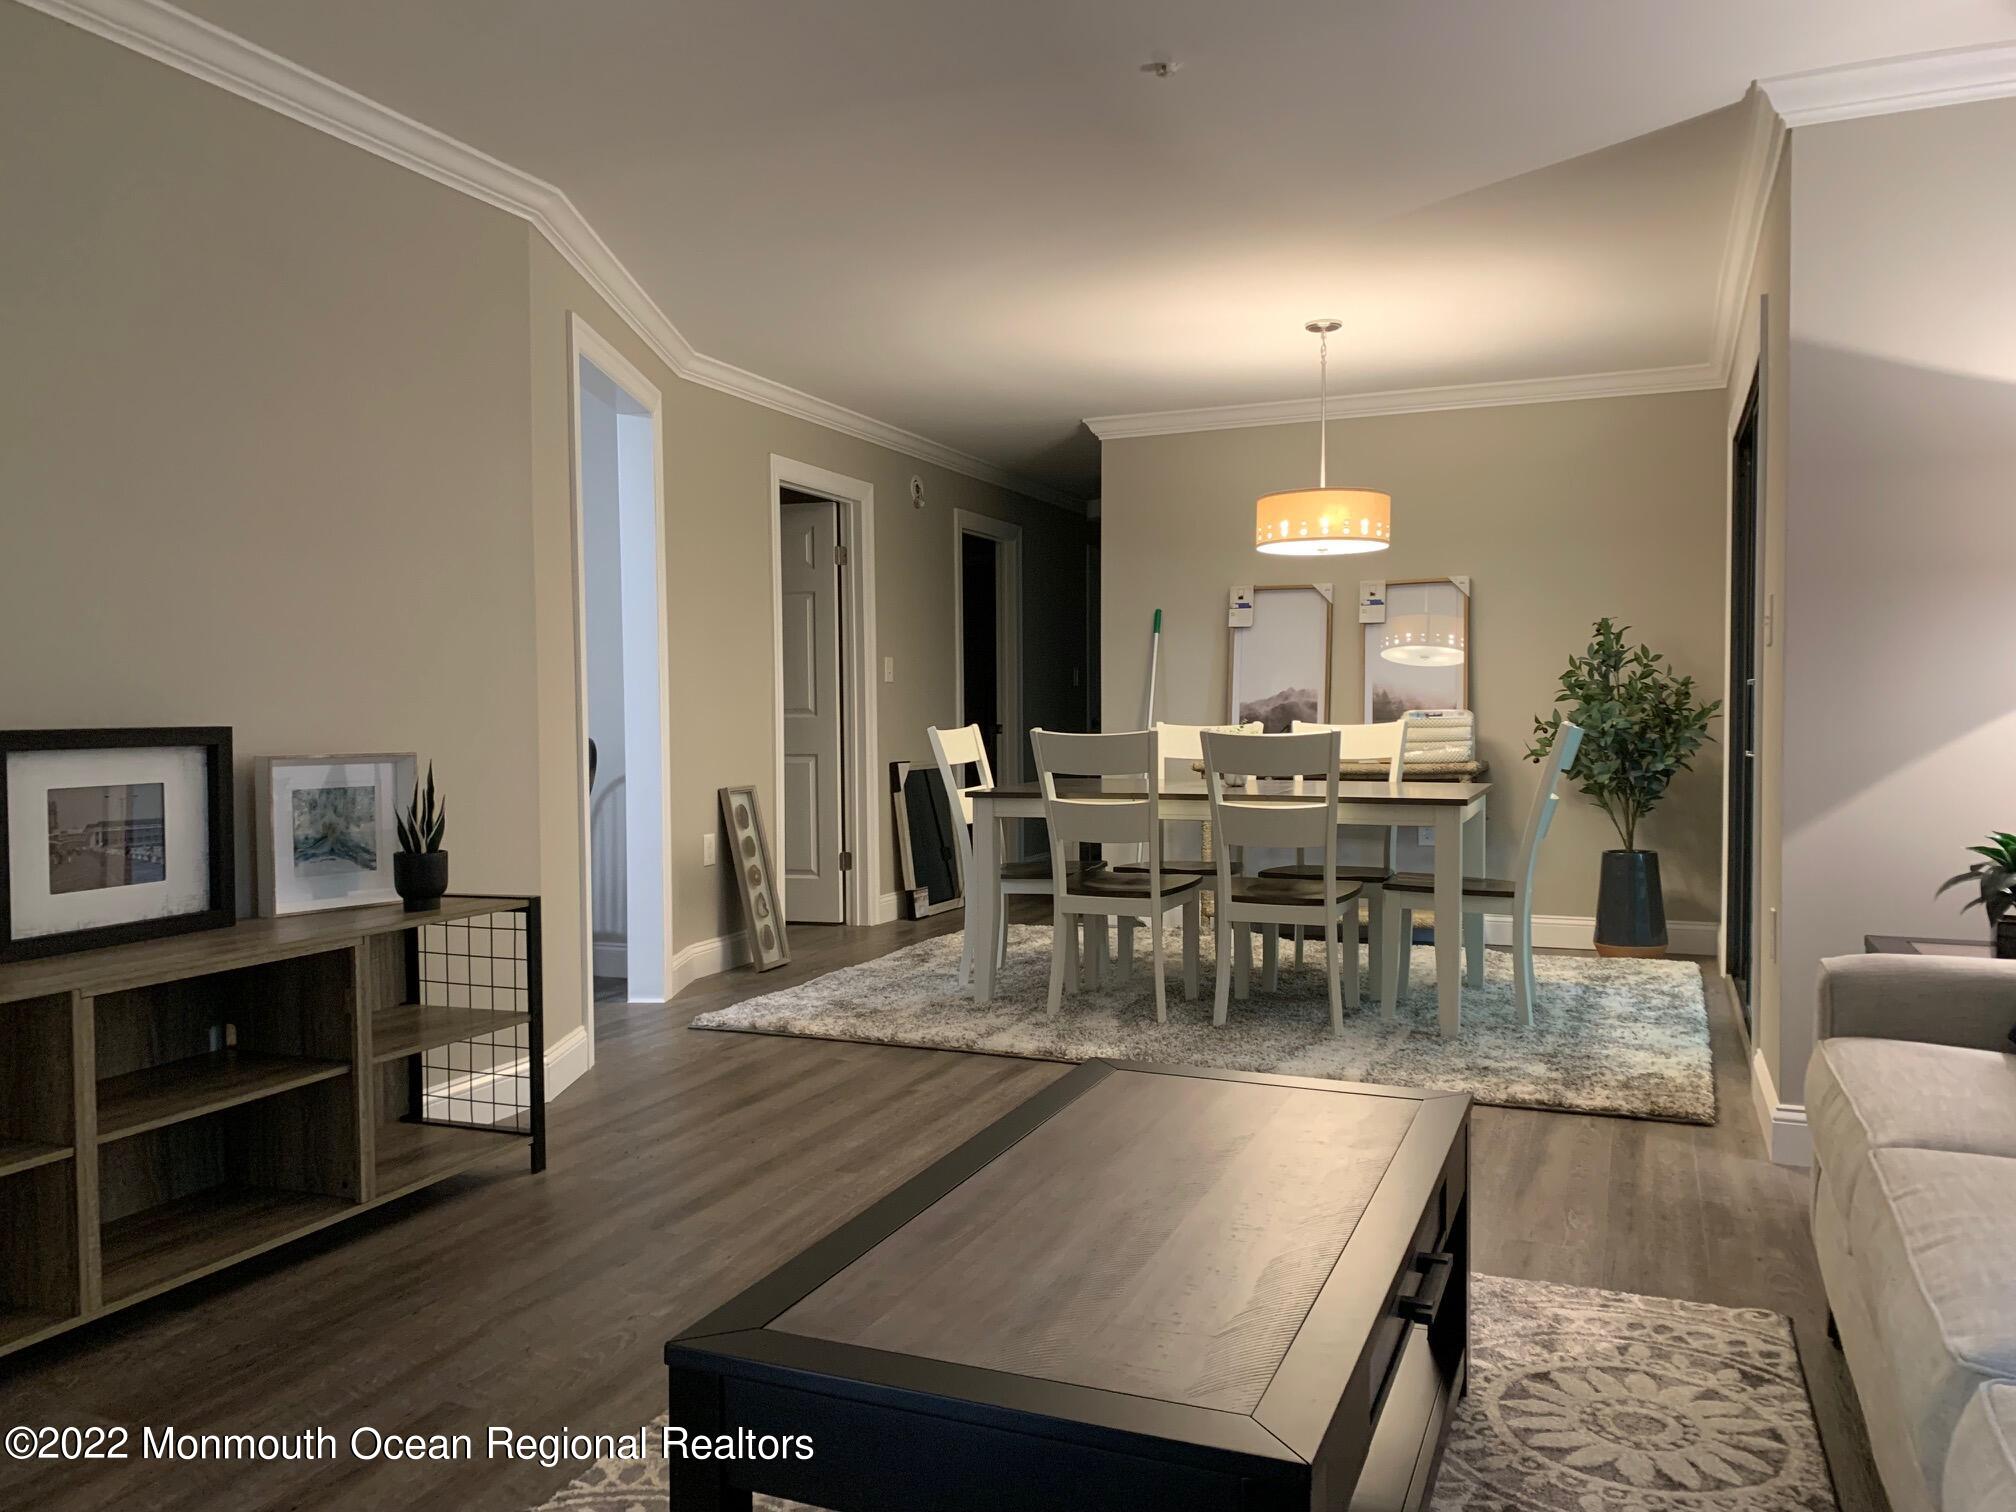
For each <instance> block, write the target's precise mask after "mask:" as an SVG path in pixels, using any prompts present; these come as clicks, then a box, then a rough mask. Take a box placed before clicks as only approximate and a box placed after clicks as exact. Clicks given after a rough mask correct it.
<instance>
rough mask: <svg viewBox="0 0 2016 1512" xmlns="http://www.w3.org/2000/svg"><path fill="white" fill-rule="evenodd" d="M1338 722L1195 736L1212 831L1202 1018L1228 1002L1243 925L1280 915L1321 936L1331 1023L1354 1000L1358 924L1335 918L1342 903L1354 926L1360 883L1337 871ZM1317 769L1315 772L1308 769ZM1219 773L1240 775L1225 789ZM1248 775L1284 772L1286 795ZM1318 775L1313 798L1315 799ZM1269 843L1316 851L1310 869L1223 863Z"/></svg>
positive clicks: (1242, 956) (1278, 920)
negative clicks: (1207, 984) (1264, 788)
mask: <svg viewBox="0 0 2016 1512" xmlns="http://www.w3.org/2000/svg"><path fill="white" fill-rule="evenodd" d="M1337 749H1338V732H1337V731H1335V730H1319V731H1312V732H1310V733H1307V734H1302V735H1219V734H1212V733H1207V734H1206V735H1205V736H1204V780H1205V783H1206V784H1207V785H1208V788H1209V791H1210V795H1211V826H1212V830H1213V833H1214V834H1215V836H1216V837H1217V840H1218V846H1219V848H1218V983H1217V994H1216V997H1215V998H1214V1000H1213V1005H1212V1012H1211V1021H1212V1022H1213V1023H1214V1024H1223V1023H1224V1022H1225V1020H1226V1017H1227V1015H1228V1013H1229V1011H1230V1008H1231V998H1232V989H1233V978H1234V975H1235V973H1236V969H1237V967H1239V966H1240V965H1243V964H1244V963H1245V962H1247V961H1248V960H1250V955H1249V952H1250V950H1251V946H1250V944H1249V942H1248V941H1247V939H1246V932H1247V931H1248V930H1249V929H1250V928H1251V927H1252V926H1253V925H1255V924H1259V925H1263V926H1265V928H1266V929H1267V930H1268V932H1269V933H1273V932H1275V931H1276V930H1278V928H1279V926H1281V925H1283V924H1299V925H1302V926H1304V927H1305V928H1313V929H1315V930H1317V931H1318V932H1319V933H1320V935H1321V938H1322V939H1323V941H1324V945H1323V958H1324V973H1325V975H1326V976H1327V978H1328V979H1329V985H1330V1027H1331V1029H1332V1030H1333V1031H1334V1032H1336V1033H1338V1034H1342V1033H1343V1032H1344V1008H1345V1005H1346V1004H1348V1005H1349V1006H1351V1007H1353V1008H1356V1007H1357V1006H1358V1005H1359V1001H1360V992H1359V986H1358V931H1357V929H1356V928H1355V927H1353V928H1352V929H1349V930H1346V929H1344V928H1343V924H1344V920H1345V908H1346V905H1347V904H1348V905H1350V917H1351V919H1352V922H1353V924H1354V926H1355V923H1356V920H1357V913H1358V910H1357V899H1358V895H1359V892H1360V891H1361V890H1362V885H1361V884H1360V883H1358V882H1356V881H1351V880H1348V879H1345V878H1342V877H1339V876H1338V875H1337V760H1338V757H1337ZM1317 773H1321V774H1322V776H1321V778H1320V779H1316V777H1315V774H1317ZM1228 778H1238V779H1241V780H1240V782H1239V785H1238V786H1237V787H1236V788H1231V789H1228V787H1227V785H1226V783H1227V779H1228ZM1253 778H1287V779H1290V780H1291V781H1293V782H1294V792H1293V794H1292V795H1270V794H1266V793H1262V792H1256V791H1255V790H1254V789H1253V788H1252V786H1251V785H1250V780H1251V779H1253ZM1318 781H1320V792H1321V793H1322V797H1321V800H1320V801H1314V796H1313V795H1314V793H1315V792H1316V791H1318V790H1319V789H1318ZM1248 846H1253V847H1263V846H1264V847H1273V848H1276V849H1293V850H1295V851H1298V852H1315V853H1316V854H1318V855H1320V856H1321V857H1322V860H1321V862H1320V863H1319V864H1317V865H1316V875H1315V876H1313V877H1299V876H1298V877H1268V876H1255V877H1247V876H1243V875H1241V874H1240V873H1238V872H1235V871H1234V870H1233V869H1232V862H1231V857H1232V852H1233V850H1234V848H1235V847H1237V848H1244V847H1248Z"/></svg>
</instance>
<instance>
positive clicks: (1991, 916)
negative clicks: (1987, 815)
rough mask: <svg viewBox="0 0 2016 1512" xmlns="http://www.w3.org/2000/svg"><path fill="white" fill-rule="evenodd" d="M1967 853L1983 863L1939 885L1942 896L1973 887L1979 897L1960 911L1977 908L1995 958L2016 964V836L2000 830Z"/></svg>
mask: <svg viewBox="0 0 2016 1512" xmlns="http://www.w3.org/2000/svg"><path fill="white" fill-rule="evenodd" d="M1967 849H1968V850H1969V851H1970V852H1971V853H1972V854H1974V855H1977V856H1979V857H1981V858H1982V859H1981V860H1979V861H1976V862H1975V863H1974V864H1973V865H1972V866H1970V867H1968V868H1967V870H1965V871H1964V872H1962V873H1960V875H1959V876H1957V877H1948V878H1947V879H1946V880H1945V881H1944V882H1942V883H1940V884H1939V892H1942V893H1943V892H1944V891H1946V889H1947V888H1949V887H1959V886H1960V885H1961V884H1962V883H1968V884H1971V885H1972V886H1973V887H1974V888H1975V890H1976V895H1975V896H1974V897H1971V898H1969V899H1968V900H1967V901H1966V902H1965V903H1963V904H1961V905H1960V911H1961V912H1962V913H1965V912H1966V911H1967V910H1968V909H1970V908H1978V909H1980V910H1981V911H1982V912H1983V913H1985V914H1986V915H1987V916H1988V932H1989V937H1990V938H1991V940H1992V941H1993V942H1994V946H1995V954H1996V956H1997V957H1999V958H2000V959H2002V960H2005V961H2007V960H2016V916H2012V914H2011V912H2010V910H2011V909H2012V908H2016V835H2005V834H2003V833H2001V832H2000V831H1999V830H1998V831H1997V832H1995V833H1994V834H1991V835H1990V836H1989V837H1988V839H1987V842H1986V843H1985V844H1982V845H1970V846H1968V847H1967ZM1933 896H1934V897H1937V896H1938V894H1937V893H1935V894H1933Z"/></svg>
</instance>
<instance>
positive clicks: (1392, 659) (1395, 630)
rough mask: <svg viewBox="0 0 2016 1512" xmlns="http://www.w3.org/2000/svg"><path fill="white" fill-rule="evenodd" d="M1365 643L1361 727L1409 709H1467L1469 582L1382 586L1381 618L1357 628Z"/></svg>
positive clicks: (1426, 580)
mask: <svg viewBox="0 0 2016 1512" xmlns="http://www.w3.org/2000/svg"><path fill="white" fill-rule="evenodd" d="M1359 630H1360V632H1361V633H1362V635H1363V636H1364V641H1365V647H1364V652H1365V722H1366V723H1367V724H1386V723H1388V722H1390V721H1392V720H1395V719H1399V718H1401V717H1402V716H1403V715H1405V714H1406V713H1407V711H1408V710H1409V709H1467V708H1469V707H1470V653H1471V643H1470V579H1469V578H1467V577H1445V578H1409V579H1406V580H1404V581H1401V582H1390V581H1389V582H1388V583H1387V584H1386V593H1385V605H1384V618H1382V619H1379V620H1376V621H1368V622H1367V623H1365V624H1363V625H1361V626H1360V627H1359Z"/></svg>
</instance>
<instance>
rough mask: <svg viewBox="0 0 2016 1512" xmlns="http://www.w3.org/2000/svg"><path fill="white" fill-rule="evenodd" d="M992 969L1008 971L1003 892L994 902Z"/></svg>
mask: <svg viewBox="0 0 2016 1512" xmlns="http://www.w3.org/2000/svg"><path fill="white" fill-rule="evenodd" d="M994 969H995V970H996V971H1006V970H1007V969H1008V894H1007V893H1005V892H1004V893H1001V894H999V895H997V896H996V898H995V900H994Z"/></svg>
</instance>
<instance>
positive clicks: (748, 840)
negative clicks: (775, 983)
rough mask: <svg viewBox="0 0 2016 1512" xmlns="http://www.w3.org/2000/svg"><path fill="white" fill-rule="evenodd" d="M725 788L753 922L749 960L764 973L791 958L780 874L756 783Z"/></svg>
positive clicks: (724, 808) (725, 820)
mask: <svg viewBox="0 0 2016 1512" xmlns="http://www.w3.org/2000/svg"><path fill="white" fill-rule="evenodd" d="M720 791H721V827H722V828H723V829H725V830H726V831H727V832H728V860H729V863H730V864H731V865H732V866H733V867H734V868H735V887H736V890H737V891H738V892H740V893H741V894H742V917H743V918H744V919H746V920H748V922H749V959H750V962H751V963H752V964H753V965H754V966H755V967H756V969H757V970H758V971H769V970H772V969H773V968H775V967H778V966H782V965H784V964H785V963H786V962H788V961H789V960H790V959H791V942H790V941H789V940H787V939H786V938H785V936H784V909H783V906H782V903H781V902H780V900H779V898H778V896H777V874H776V872H775V871H773V870H772V869H771V866H770V837H769V836H768V835H767V834H765V833H764V830H763V811H762V810H761V809H759V808H758V807H757V806H756V789H754V788H753V787H725V788H722V789H721V790H720Z"/></svg>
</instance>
